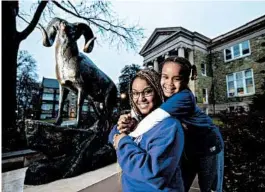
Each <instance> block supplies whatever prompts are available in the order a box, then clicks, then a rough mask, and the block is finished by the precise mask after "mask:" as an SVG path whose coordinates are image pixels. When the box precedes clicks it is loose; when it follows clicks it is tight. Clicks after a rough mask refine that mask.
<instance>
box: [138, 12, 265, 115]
mask: <svg viewBox="0 0 265 192" xmlns="http://www.w3.org/2000/svg"><path fill="white" fill-rule="evenodd" d="M213 25H218V23H213ZM140 55H142V56H143V57H144V66H147V67H150V66H151V67H153V68H154V69H155V70H157V71H161V68H162V66H161V63H162V62H163V61H164V59H165V58H167V57H168V56H170V55H178V56H182V57H185V58H187V59H188V60H189V61H190V62H191V63H192V64H195V65H196V67H197V70H198V79H197V80H196V81H191V82H190V85H189V86H190V88H191V90H192V91H193V93H194V95H195V96H196V98H197V103H198V105H199V106H200V107H201V108H202V109H203V110H204V111H205V112H206V113H215V112H219V111H221V110H233V109H235V108H237V107H239V106H241V107H244V108H245V109H248V104H249V103H250V102H251V100H252V98H253V96H254V95H255V94H261V93H264V90H262V84H263V83H264V78H265V73H263V72H264V70H265V15H264V16H262V17H259V18H257V19H255V20H253V21H250V22H248V23H246V24H245V25H243V26H241V27H238V28H236V29H234V30H232V31H229V32H227V33H225V34H223V35H220V36H218V37H216V38H213V39H210V38H208V37H206V36H204V35H202V34H200V33H198V32H191V31H189V30H187V29H185V28H183V27H167V28H156V29H155V31H154V32H153V34H152V35H151V36H150V38H149V39H148V41H147V42H146V44H145V45H144V46H143V48H142V50H141V51H140Z"/></svg>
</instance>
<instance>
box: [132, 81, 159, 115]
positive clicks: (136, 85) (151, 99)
mask: <svg viewBox="0 0 265 192" xmlns="http://www.w3.org/2000/svg"><path fill="white" fill-rule="evenodd" d="M132 97H133V102H134V103H135V105H136V106H137V108H138V109H139V111H140V112H141V113H142V115H147V114H149V113H150V112H151V111H152V110H153V109H154V107H155V92H154V89H153V88H152V87H151V86H150V85H149V84H148V83H147V82H146V80H144V79H141V78H139V77H137V78H136V79H135V80H134V81H133V84H132Z"/></svg>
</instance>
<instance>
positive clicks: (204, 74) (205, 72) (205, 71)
mask: <svg viewBox="0 0 265 192" xmlns="http://www.w3.org/2000/svg"><path fill="white" fill-rule="evenodd" d="M202 65H204V73H203V72H202ZM201 74H202V76H207V70H206V64H205V63H202V64H201Z"/></svg>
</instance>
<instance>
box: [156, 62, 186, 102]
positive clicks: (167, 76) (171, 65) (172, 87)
mask: <svg viewBox="0 0 265 192" xmlns="http://www.w3.org/2000/svg"><path fill="white" fill-rule="evenodd" d="M181 67H182V66H181V65H179V64H177V63H175V62H171V61H170V62H167V63H165V64H164V66H163V69H162V76H161V81H160V83H161V86H162V89H163V92H164V95H165V96H166V97H171V96H172V95H173V94H175V93H178V92H179V91H181V89H182V88H183V87H184V86H185V83H184V82H183V78H182V76H181V73H180V72H181ZM186 86H187V85H186Z"/></svg>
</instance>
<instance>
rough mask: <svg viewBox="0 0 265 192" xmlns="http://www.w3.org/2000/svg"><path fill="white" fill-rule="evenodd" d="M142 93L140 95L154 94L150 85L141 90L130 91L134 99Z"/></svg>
mask: <svg viewBox="0 0 265 192" xmlns="http://www.w3.org/2000/svg"><path fill="white" fill-rule="evenodd" d="M140 94H142V97H150V96H152V95H153V94H154V90H153V88H152V87H146V88H145V89H144V90H143V91H142V92H138V91H132V97H133V98H134V99H138V98H139V97H140Z"/></svg>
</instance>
